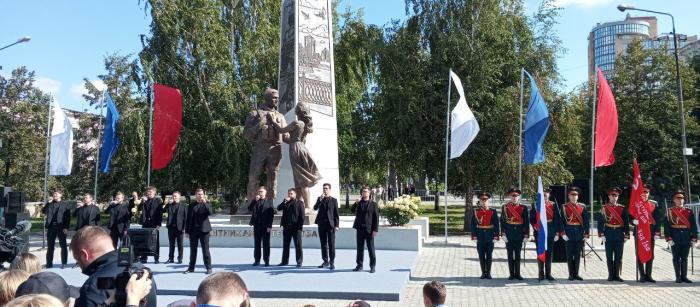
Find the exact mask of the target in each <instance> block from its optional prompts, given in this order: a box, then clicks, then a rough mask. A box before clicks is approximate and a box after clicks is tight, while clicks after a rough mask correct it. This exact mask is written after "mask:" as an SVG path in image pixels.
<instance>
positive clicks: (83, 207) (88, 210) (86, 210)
mask: <svg viewBox="0 0 700 307" xmlns="http://www.w3.org/2000/svg"><path fill="white" fill-rule="evenodd" d="M73 215H74V216H75V218H76V223H75V231H78V230H79V229H80V228H83V227H85V226H100V208H99V207H97V206H96V205H95V202H94V201H93V199H92V195H91V194H89V193H85V195H84V196H83V203H82V204H80V205H79V206H77V207H76V208H75V211H74V212H73Z"/></svg>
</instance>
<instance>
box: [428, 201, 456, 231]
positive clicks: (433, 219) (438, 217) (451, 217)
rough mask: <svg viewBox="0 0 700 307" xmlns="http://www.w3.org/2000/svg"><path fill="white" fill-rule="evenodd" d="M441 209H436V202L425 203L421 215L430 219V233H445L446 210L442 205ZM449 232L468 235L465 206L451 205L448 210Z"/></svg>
mask: <svg viewBox="0 0 700 307" xmlns="http://www.w3.org/2000/svg"><path fill="white" fill-rule="evenodd" d="M440 209H441V210H440V211H439V212H436V211H435V205H434V204H432V203H431V204H427V203H423V204H422V205H421V210H422V211H423V213H422V214H421V216H424V217H428V218H429V219H430V235H444V233H445V210H444V207H443V206H440ZM447 234H449V235H466V234H467V233H466V232H465V231H464V207H461V206H460V207H450V208H449V209H448V210H447Z"/></svg>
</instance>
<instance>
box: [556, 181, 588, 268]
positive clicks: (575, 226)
mask: <svg viewBox="0 0 700 307" xmlns="http://www.w3.org/2000/svg"><path fill="white" fill-rule="evenodd" d="M579 194H581V189H579V188H578V187H575V186H574V187H571V188H569V191H568V195H569V202H567V203H566V204H565V205H564V234H563V235H562V239H564V241H566V264H567V266H568V268H569V280H583V278H581V276H580V275H579V274H578V271H579V267H580V264H581V253H583V244H584V243H585V241H586V240H588V235H589V229H588V228H589V220H588V210H586V205H585V204H582V203H579V202H578V195H579Z"/></svg>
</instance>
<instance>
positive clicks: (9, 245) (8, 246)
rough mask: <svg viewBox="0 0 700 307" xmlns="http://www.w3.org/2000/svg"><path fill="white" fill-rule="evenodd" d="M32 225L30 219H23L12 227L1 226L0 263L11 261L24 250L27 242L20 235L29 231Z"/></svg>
mask: <svg viewBox="0 0 700 307" xmlns="http://www.w3.org/2000/svg"><path fill="white" fill-rule="evenodd" d="M31 226H32V224H31V223H30V222H29V221H21V222H19V223H17V225H16V226H15V227H14V228H12V229H7V228H3V227H0V265H2V264H3V263H5V262H8V263H11V262H12V261H14V260H15V258H16V257H17V255H19V254H20V253H21V251H22V250H24V248H25V246H26V245H27V242H26V241H25V240H24V239H22V238H21V237H20V236H21V235H22V234H23V233H26V232H29V229H30V228H31Z"/></svg>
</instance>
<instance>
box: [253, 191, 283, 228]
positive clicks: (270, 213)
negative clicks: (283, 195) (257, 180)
mask: <svg viewBox="0 0 700 307" xmlns="http://www.w3.org/2000/svg"><path fill="white" fill-rule="evenodd" d="M248 211H250V212H252V213H253V215H251V216H250V223H248V225H250V226H253V227H255V228H258V227H262V228H266V229H267V228H272V221H273V220H274V219H275V213H277V210H275V207H274V206H273V205H272V199H269V198H268V199H264V200H258V201H252V202H250V205H248Z"/></svg>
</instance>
